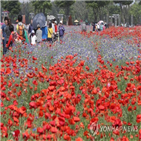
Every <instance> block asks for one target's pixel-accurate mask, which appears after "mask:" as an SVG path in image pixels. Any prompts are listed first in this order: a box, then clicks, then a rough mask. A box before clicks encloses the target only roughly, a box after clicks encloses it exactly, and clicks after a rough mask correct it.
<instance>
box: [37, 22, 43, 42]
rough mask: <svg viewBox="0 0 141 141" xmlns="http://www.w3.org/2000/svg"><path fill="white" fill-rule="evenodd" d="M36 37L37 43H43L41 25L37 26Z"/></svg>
mask: <svg viewBox="0 0 141 141" xmlns="http://www.w3.org/2000/svg"><path fill="white" fill-rule="evenodd" d="M36 37H37V43H40V42H41V41H42V30H41V29H40V25H39V24H38V25H37V31H36Z"/></svg>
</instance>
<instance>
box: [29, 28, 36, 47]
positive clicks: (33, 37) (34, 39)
mask: <svg viewBox="0 0 141 141" xmlns="http://www.w3.org/2000/svg"><path fill="white" fill-rule="evenodd" d="M30 40H31V45H36V40H37V37H36V35H35V31H34V30H32V31H31V36H30Z"/></svg>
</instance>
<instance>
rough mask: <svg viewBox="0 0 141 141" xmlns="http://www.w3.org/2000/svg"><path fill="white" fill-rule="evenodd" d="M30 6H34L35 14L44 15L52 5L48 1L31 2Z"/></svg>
mask: <svg viewBox="0 0 141 141" xmlns="http://www.w3.org/2000/svg"><path fill="white" fill-rule="evenodd" d="M32 5H33V6H34V9H35V11H34V12H35V13H39V12H43V13H44V14H45V15H46V14H47V12H46V11H47V10H50V9H51V7H52V4H51V2H50V1H41V0H40V1H39V0H38V1H33V2H32Z"/></svg>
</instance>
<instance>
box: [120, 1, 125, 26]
mask: <svg viewBox="0 0 141 141" xmlns="http://www.w3.org/2000/svg"><path fill="white" fill-rule="evenodd" d="M120 12H121V22H122V23H124V18H123V13H122V12H123V10H122V4H121V3H120ZM124 24H125V23H124Z"/></svg>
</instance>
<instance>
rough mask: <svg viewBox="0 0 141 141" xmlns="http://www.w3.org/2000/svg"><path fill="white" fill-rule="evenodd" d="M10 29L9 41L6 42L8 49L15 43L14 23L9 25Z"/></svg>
mask: <svg viewBox="0 0 141 141" xmlns="http://www.w3.org/2000/svg"><path fill="white" fill-rule="evenodd" d="M9 31H10V36H9V39H8V42H7V44H6V47H7V48H8V49H9V47H10V46H12V45H13V43H14V41H15V40H14V38H13V35H14V26H13V25H12V24H11V25H10V26H9Z"/></svg>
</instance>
